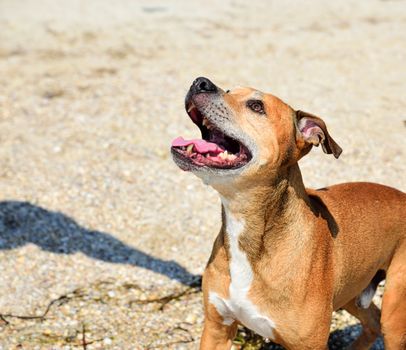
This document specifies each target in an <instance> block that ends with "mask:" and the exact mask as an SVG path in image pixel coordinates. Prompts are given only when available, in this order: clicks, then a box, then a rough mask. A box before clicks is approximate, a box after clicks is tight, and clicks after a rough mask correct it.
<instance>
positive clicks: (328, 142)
mask: <svg viewBox="0 0 406 350" xmlns="http://www.w3.org/2000/svg"><path fill="white" fill-rule="evenodd" d="M296 121H297V128H298V133H299V137H300V138H302V139H303V141H304V142H305V143H306V144H308V145H314V146H318V145H319V144H321V147H322V148H323V151H324V153H327V154H334V157H336V158H338V157H339V156H340V154H341V152H342V151H343V150H342V149H341V147H340V146H339V145H338V144H337V143H336V142H335V141H334V140H333V138H332V137H331V136H330V134H329V133H328V131H327V127H326V124H325V123H324V121H323V120H322V119H321V118H319V117H316V116H315V115H313V114H310V113H307V112H303V111H296ZM310 148H311V147H310ZM306 153H307V152H306Z"/></svg>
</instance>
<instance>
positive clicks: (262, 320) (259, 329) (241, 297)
mask: <svg viewBox="0 0 406 350" xmlns="http://www.w3.org/2000/svg"><path fill="white" fill-rule="evenodd" d="M222 201H223V204H224V208H225V212H226V231H227V234H228V237H229V240H230V254H231V262H230V274H231V283H230V289H229V291H230V298H229V299H224V298H221V297H220V296H219V295H218V294H216V293H214V292H210V293H209V301H210V302H211V303H212V304H213V305H214V306H215V307H216V310H217V312H218V313H219V314H220V315H221V316H222V317H223V319H224V324H227V323H229V322H230V320H234V319H237V320H238V321H240V322H241V323H242V324H244V325H245V326H246V327H248V328H250V329H252V330H253V331H255V332H256V333H258V334H260V335H261V336H263V337H266V338H271V339H272V338H273V329H274V328H275V323H274V322H273V321H272V320H271V319H270V318H269V317H268V316H265V315H263V314H261V313H260V312H259V310H258V309H257V307H256V306H255V305H254V304H253V303H252V301H251V300H250V299H249V298H248V296H247V295H248V291H249V290H250V288H251V284H252V281H253V271H252V268H251V265H250V263H249V261H248V259H247V256H246V254H245V253H244V252H243V251H241V250H240V248H239V245H238V238H239V236H240V234H241V233H242V232H243V230H244V220H238V219H236V218H235V217H234V216H233V215H232V214H231V213H230V212H229V210H228V209H227V202H226V201H225V200H224V199H222ZM231 323H232V321H231ZM231 323H229V324H231Z"/></svg>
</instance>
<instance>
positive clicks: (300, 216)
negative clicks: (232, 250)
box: [221, 164, 310, 256]
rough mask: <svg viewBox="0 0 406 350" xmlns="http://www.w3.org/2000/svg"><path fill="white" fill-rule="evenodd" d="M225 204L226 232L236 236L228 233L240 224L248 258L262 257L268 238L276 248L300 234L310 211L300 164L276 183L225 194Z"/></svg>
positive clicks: (274, 180) (282, 175) (243, 245)
mask: <svg viewBox="0 0 406 350" xmlns="http://www.w3.org/2000/svg"><path fill="white" fill-rule="evenodd" d="M222 192H223V191H222ZM221 200H222V206H223V227H222V231H223V232H227V233H228V234H233V233H232V232H228V231H231V230H233V228H232V227H233V225H234V226H235V223H238V225H239V228H240V231H241V232H239V238H238V240H239V243H240V246H241V248H242V249H243V250H245V251H246V253H247V255H248V256H258V254H260V253H262V252H261V250H263V249H264V240H265V237H266V240H267V242H268V243H267V244H268V245H272V242H275V243H276V242H277V241H280V240H281V239H284V238H288V236H289V235H291V234H297V233H298V229H297V228H298V227H300V226H301V224H302V223H303V222H304V221H303V220H305V219H304V213H305V212H306V211H307V210H309V207H310V200H309V197H308V196H307V194H306V190H305V187H304V184H303V180H302V176H301V173H300V169H299V166H298V165H297V164H294V165H292V166H291V167H289V168H287V169H286V170H285V171H284V172H283V173H281V174H279V176H278V177H276V178H275V179H273V180H272V181H269V182H257V183H255V184H252V185H251V186H247V187H245V188H243V189H239V190H238V191H236V192H233V191H231V190H229V191H224V192H223V193H221ZM230 227H231V228H230ZM225 241H226V242H227V239H226V240H225Z"/></svg>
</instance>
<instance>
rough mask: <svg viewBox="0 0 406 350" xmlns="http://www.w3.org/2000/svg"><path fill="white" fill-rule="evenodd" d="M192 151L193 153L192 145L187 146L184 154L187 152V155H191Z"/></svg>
mask: <svg viewBox="0 0 406 350" xmlns="http://www.w3.org/2000/svg"><path fill="white" fill-rule="evenodd" d="M192 151H193V144H192V145H189V146H187V148H186V152H187V153H188V154H190V153H192Z"/></svg>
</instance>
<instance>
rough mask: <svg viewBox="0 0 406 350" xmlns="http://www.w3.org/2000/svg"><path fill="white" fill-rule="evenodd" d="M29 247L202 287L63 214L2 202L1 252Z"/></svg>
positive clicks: (183, 272)
mask: <svg viewBox="0 0 406 350" xmlns="http://www.w3.org/2000/svg"><path fill="white" fill-rule="evenodd" d="M28 243H33V244H35V245H37V246H38V247H40V248H41V249H43V250H45V251H49V252H53V253H57V254H74V253H77V252H82V253H83V254H86V255H87V256H89V257H91V258H93V259H97V260H102V261H105V262H109V263H115V264H129V265H133V266H138V267H142V268H144V269H148V270H151V271H154V272H156V273H159V274H162V275H165V276H167V277H169V278H171V279H173V280H176V281H179V282H181V283H183V284H185V285H198V284H199V281H200V277H201V276H199V275H193V274H191V273H190V272H189V271H188V270H187V269H186V268H184V267H183V266H181V265H180V264H178V263H177V262H175V261H172V260H163V259H160V258H158V257H154V256H152V255H150V254H147V253H145V252H143V251H142V250H140V249H137V248H135V247H131V246H129V245H127V244H125V243H123V242H122V241H120V240H119V239H117V238H115V237H113V236H112V235H111V234H108V233H105V232H100V231H93V230H89V229H86V228H84V227H82V226H80V225H79V224H77V223H76V222H75V220H73V219H71V218H70V217H68V216H67V215H65V214H63V213H60V212H55V211H50V210H47V209H44V208H41V207H39V206H36V205H33V204H31V203H29V202H20V201H3V202H0V250H9V249H15V248H18V247H21V246H23V245H25V244H28Z"/></svg>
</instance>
